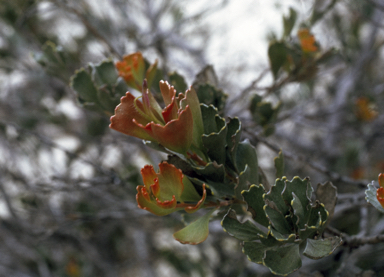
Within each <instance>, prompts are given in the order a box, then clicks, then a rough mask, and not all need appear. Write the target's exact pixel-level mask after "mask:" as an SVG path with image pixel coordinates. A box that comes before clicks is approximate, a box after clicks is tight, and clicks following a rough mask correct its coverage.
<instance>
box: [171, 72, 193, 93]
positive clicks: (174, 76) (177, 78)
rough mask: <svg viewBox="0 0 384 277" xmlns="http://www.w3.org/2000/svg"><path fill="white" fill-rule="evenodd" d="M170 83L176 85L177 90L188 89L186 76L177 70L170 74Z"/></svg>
mask: <svg viewBox="0 0 384 277" xmlns="http://www.w3.org/2000/svg"><path fill="white" fill-rule="evenodd" d="M168 77H169V83H170V84H171V86H174V87H175V89H176V91H177V92H184V91H186V90H187V89H188V86H187V83H186V82H185V80H184V77H183V76H181V75H180V74H178V73H177V72H176V71H174V72H172V73H170V74H169V76H168Z"/></svg>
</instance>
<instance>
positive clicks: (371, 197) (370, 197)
mask: <svg viewBox="0 0 384 277" xmlns="http://www.w3.org/2000/svg"><path fill="white" fill-rule="evenodd" d="M376 191H377V189H376V188H375V186H374V185H373V182H372V184H368V189H367V190H366V191H365V199H366V200H367V201H368V202H369V203H371V204H372V205H373V206H374V207H375V208H376V209H378V210H379V211H380V212H382V213H384V208H383V207H382V206H381V204H380V202H379V200H377V196H376Z"/></svg>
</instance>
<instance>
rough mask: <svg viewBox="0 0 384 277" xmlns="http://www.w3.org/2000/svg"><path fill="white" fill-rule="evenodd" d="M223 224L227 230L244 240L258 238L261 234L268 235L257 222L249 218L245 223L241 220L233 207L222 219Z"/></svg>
mask: <svg viewBox="0 0 384 277" xmlns="http://www.w3.org/2000/svg"><path fill="white" fill-rule="evenodd" d="M221 226H222V227H223V229H224V231H225V232H227V233H228V234H230V235H231V236H234V237H235V238H237V239H238V240H242V241H253V240H258V239H259V238H260V236H262V237H265V238H266V237H267V234H266V233H265V232H263V231H262V230H260V229H259V228H257V227H256V226H255V224H253V223H251V222H250V221H249V220H247V221H245V222H244V223H241V222H239V221H238V220H237V217H236V212H235V211H234V210H232V209H229V210H228V213H227V214H226V215H225V216H224V218H223V220H222V221H221Z"/></svg>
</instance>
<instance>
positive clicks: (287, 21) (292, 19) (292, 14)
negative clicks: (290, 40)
mask: <svg viewBox="0 0 384 277" xmlns="http://www.w3.org/2000/svg"><path fill="white" fill-rule="evenodd" d="M296 19H297V12H296V11H295V10H294V9H292V8H289V16H287V17H285V16H283V23H284V37H288V36H289V35H290V34H291V32H292V29H293V27H294V26H295V23H296Z"/></svg>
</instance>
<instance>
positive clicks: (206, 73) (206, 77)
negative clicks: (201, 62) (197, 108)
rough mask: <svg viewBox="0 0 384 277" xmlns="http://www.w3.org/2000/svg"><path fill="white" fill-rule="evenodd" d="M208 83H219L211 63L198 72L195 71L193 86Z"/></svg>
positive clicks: (214, 84)
mask: <svg viewBox="0 0 384 277" xmlns="http://www.w3.org/2000/svg"><path fill="white" fill-rule="evenodd" d="M204 84H210V85H212V86H214V87H217V86H218V85H219V79H218V78H217V75H216V72H215V70H214V68H213V66H212V65H207V66H206V67H204V68H203V69H202V70H201V71H200V72H199V73H197V75H196V78H195V80H194V81H193V86H199V85H204Z"/></svg>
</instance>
